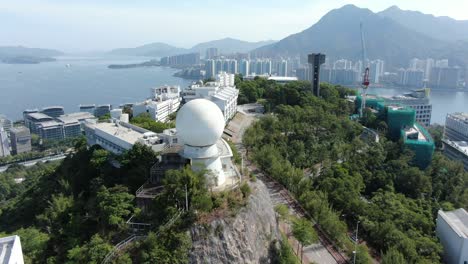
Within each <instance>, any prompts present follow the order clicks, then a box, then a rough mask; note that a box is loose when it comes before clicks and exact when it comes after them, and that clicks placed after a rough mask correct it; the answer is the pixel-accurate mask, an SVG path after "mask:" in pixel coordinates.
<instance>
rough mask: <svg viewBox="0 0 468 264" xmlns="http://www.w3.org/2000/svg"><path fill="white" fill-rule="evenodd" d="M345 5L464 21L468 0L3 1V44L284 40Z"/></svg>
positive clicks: (70, 46)
mask: <svg viewBox="0 0 468 264" xmlns="http://www.w3.org/2000/svg"><path fill="white" fill-rule="evenodd" d="M345 4H355V5H357V6H359V7H366V8H369V9H371V10H372V11H374V12H378V11H381V10H383V9H385V8H387V7H389V6H392V5H398V6H399V7H400V8H402V9H406V10H418V11H422V12H424V13H429V14H434V15H437V16H450V17H453V18H456V19H466V20H468V12H467V10H468V0H444V1H441V0H393V1H387V0H354V1H353V0H282V1H276V0H230V1H227V0H218V1H215V0H204V1H201V0H200V1H196V0H192V1H189V0H134V1H132V0H0V36H1V37H0V45H25V46H30V47H43V48H57V49H61V50H65V51H90V50H106V49H110V48H116V47H133V46H137V45H142V44H146V43H150V42H166V43H169V44H172V45H176V46H180V47H190V46H192V45H194V44H196V43H199V42H203V41H208V40H213V39H220V38H224V37H233V38H238V39H243V40H248V41H259V40H266V39H276V40H277V39H281V38H284V37H286V36H288V35H290V34H293V33H296V32H299V31H301V30H304V29H306V28H308V27H309V26H311V25H312V24H314V23H315V22H317V21H318V20H319V19H320V18H321V17H322V16H323V15H324V14H326V13H327V12H328V11H330V10H332V9H335V8H339V7H341V6H343V5H345Z"/></svg>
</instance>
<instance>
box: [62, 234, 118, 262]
mask: <svg viewBox="0 0 468 264" xmlns="http://www.w3.org/2000/svg"><path fill="white" fill-rule="evenodd" d="M111 250H112V246H111V245H110V244H109V243H107V242H106V241H105V240H104V239H102V238H101V237H100V236H99V235H98V234H96V235H94V236H93V237H92V238H91V240H90V241H89V242H87V243H86V244H84V245H83V246H76V247H74V248H72V249H70V250H69V251H68V261H66V263H67V264H75V263H76V264H78V263H90V264H98V263H101V261H102V260H103V259H104V257H105V256H106V255H107V253H109V252H110V251H111Z"/></svg>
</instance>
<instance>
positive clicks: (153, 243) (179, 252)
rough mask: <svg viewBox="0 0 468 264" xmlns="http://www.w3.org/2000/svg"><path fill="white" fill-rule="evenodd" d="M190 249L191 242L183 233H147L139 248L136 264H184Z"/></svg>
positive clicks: (168, 231) (186, 261)
mask: <svg viewBox="0 0 468 264" xmlns="http://www.w3.org/2000/svg"><path fill="white" fill-rule="evenodd" d="M190 247H191V241H190V238H189V237H188V236H187V234H186V233H185V232H175V231H173V230H167V231H165V232H162V233H160V234H158V235H156V234H154V233H149V234H148V237H147V238H146V240H145V241H143V243H142V245H141V247H140V250H139V251H140V256H139V260H138V263H142V264H150V263H161V264H185V263H188V256H187V254H188V250H189V249H190Z"/></svg>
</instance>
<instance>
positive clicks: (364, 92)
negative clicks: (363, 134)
mask: <svg viewBox="0 0 468 264" xmlns="http://www.w3.org/2000/svg"><path fill="white" fill-rule="evenodd" d="M359 25H360V28H361V46H362V66H363V69H364V74H363V76H362V86H361V87H362V94H361V99H362V100H361V109H360V110H359V116H360V117H361V118H362V117H363V111H364V108H365V107H366V96H367V88H369V84H370V81H369V72H370V71H369V65H368V64H367V61H366V59H367V58H366V57H367V56H366V43H365V41H364V30H363V28H362V22H361V23H360V24H359Z"/></svg>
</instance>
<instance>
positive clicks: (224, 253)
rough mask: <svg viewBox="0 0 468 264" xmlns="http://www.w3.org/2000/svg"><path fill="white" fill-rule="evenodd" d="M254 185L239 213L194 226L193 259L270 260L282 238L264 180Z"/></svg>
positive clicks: (214, 261) (209, 261) (210, 262)
mask: <svg viewBox="0 0 468 264" xmlns="http://www.w3.org/2000/svg"><path fill="white" fill-rule="evenodd" d="M250 187H251V189H252V194H251V195H250V197H249V200H248V203H247V205H246V206H245V207H244V208H242V209H241V210H240V211H239V212H238V213H237V214H236V216H234V217H231V218H222V219H216V220H214V221H212V222H211V223H210V224H209V225H204V226H202V225H198V226H194V227H193V228H192V229H191V236H192V241H193V242H192V245H193V247H192V250H191V252H190V263H203V264H205V263H207V264H218V263H269V262H270V261H269V252H270V248H271V246H272V244H273V245H274V241H277V240H279V239H280V235H279V231H278V227H277V222H276V218H275V211H274V208H273V203H272V202H271V199H270V196H269V194H268V190H267V188H266V187H265V185H264V184H263V182H261V181H257V182H255V183H250Z"/></svg>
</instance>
